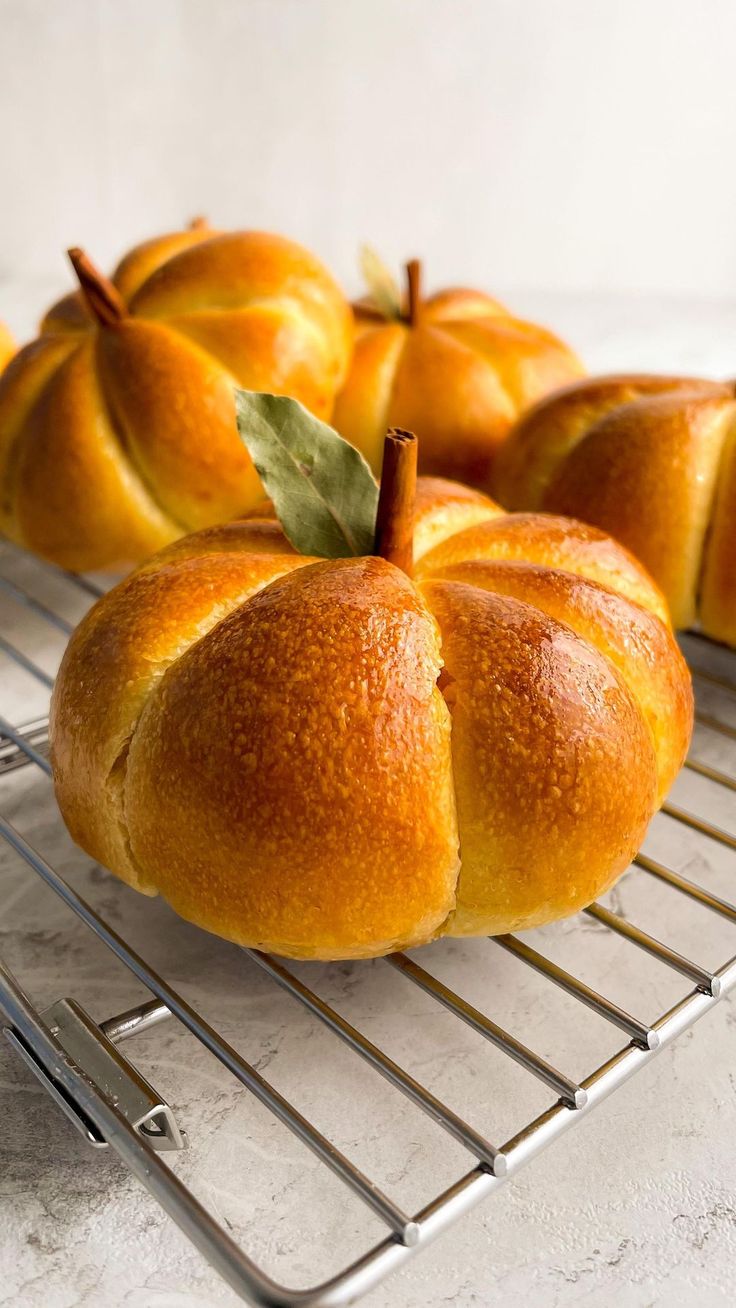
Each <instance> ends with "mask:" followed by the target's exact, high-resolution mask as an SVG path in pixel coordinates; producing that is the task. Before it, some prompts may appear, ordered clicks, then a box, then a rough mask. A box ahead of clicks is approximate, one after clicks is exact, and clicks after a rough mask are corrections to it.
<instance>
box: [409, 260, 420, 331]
mask: <svg viewBox="0 0 736 1308" xmlns="http://www.w3.org/2000/svg"><path fill="white" fill-rule="evenodd" d="M406 289H407V313H406V316H407V319H408V322H409V326H410V327H416V325H417V323H418V322H419V313H420V310H421V307H422V265H421V262H420V261H419V259H410V260H409V262H408V263H407V265H406Z"/></svg>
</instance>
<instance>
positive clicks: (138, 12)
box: [0, 0, 736, 327]
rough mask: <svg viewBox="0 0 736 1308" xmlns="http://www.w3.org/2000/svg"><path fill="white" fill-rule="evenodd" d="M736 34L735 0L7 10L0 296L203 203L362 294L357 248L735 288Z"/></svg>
mask: <svg viewBox="0 0 736 1308" xmlns="http://www.w3.org/2000/svg"><path fill="white" fill-rule="evenodd" d="M735 49H736V3H734V0H699V3H697V4H695V3H693V0H209V3H207V2H205V0H155V2H154V3H152V2H151V0H64V3H58V2H57V3H53V2H50V0H0V124H2V126H1V128H0V191H2V202H1V203H0V224H1V229H2V241H1V242H0V295H1V294H2V285H3V283H5V285H6V286H9V285H14V284H15V283H16V282H17V281H18V279H21V280H22V281H23V282H24V284H25V285H29V284H30V283H33V284H34V285H36V286H38V289H39V296H40V295H41V288H43V292H44V294H45V291H46V287H47V286H48V287H52V288H54V289H55V288H56V287H64V286H65V284H66V282H67V280H68V274H67V270H66V267H65V262H64V259H63V254H62V252H63V250H64V249H65V247H66V246H67V245H69V244H72V243H79V244H84V245H85V246H86V247H87V248H88V249H89V251H90V253H92V254H93V256H94V257H95V258H96V259H97V260H98V261H100V262H101V263H102V264H103V266H109V265H110V263H111V261H112V260H113V259H114V258H115V257H116V256H117V255H118V254H119V253H120V252H121V251H122V250H123V249H124V248H125V247H126V246H127V245H128V244H129V243H130V242H131V241H132V240H134V239H136V238H138V237H141V236H144V235H149V234H151V233H153V232H154V231H157V230H160V229H166V228H168V227H171V226H178V225H180V224H181V222H182V221H183V220H185V219H187V218H189V217H191V216H192V215H193V214H195V213H200V212H204V213H207V214H208V215H209V216H210V218H211V220H212V221H213V222H215V223H218V224H223V225H244V226H260V227H266V228H274V229H277V230H282V231H284V232H285V233H287V234H290V235H293V236H295V237H297V238H299V239H301V240H303V241H304V242H306V243H307V244H308V245H310V246H312V247H313V248H314V249H315V250H316V251H317V252H319V253H321V254H322V256H324V258H325V259H327V260H328V261H329V263H330V264H331V265H332V267H333V268H334V269H335V271H336V272H337V274H338V275H339V276H340V277H341V278H342V279H343V280H344V281H345V282H346V283H347V284H348V286H349V287H350V288H351V289H353V290H354V289H356V288H357V285H358V277H357V271H356V250H357V247H358V245H359V243H360V242H361V241H364V240H369V241H370V242H371V243H372V244H374V245H375V246H376V247H377V248H378V249H379V250H380V251H381V252H382V253H383V254H384V256H385V257H386V258H388V259H390V260H392V261H396V262H398V261H399V260H400V259H402V258H403V257H406V256H408V255H412V254H421V255H422V256H423V257H424V258H425V259H426V260H427V264H428V268H429V277H430V279H431V280H432V281H433V282H446V281H448V280H449V281H453V282H458V281H473V282H475V283H476V284H479V285H484V286H486V287H488V288H489V289H490V288H496V289H498V290H500V291H502V292H504V291H515V290H516V291H519V292H523V291H525V290H531V289H533V290H535V291H540V290H541V291H580V292H583V291H589V290H596V291H597V292H601V291H616V292H624V291H632V290H633V291H636V292H640V293H641V292H648V291H666V292H667V293H671V294H678V293H679V294H691V295H698V296H712V297H724V298H725V297H729V296H734V295H736V73H735V72H734V50H735ZM8 297H9V298H11V299H12V296H11V295H10V292H8ZM42 303H43V302H42V300H41V299H39V309H40V308H41V307H42ZM7 312H8V311H7V310H6V316H7ZM2 313H3V306H2V303H1V302H0V316H2ZM23 326H24V327H25V324H23Z"/></svg>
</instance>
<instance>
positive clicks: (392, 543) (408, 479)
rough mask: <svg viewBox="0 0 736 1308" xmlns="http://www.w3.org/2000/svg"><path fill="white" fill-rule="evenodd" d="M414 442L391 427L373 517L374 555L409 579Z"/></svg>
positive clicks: (411, 550) (411, 437) (401, 431)
mask: <svg viewBox="0 0 736 1308" xmlns="http://www.w3.org/2000/svg"><path fill="white" fill-rule="evenodd" d="M417 449H418V442H417V438H416V436H415V435H414V433H413V432H411V431H403V430H402V429H401V427H390V428H389V430H388V432H387V433H386V439H385V441H384V443H383V467H382V469H381V489H380V492H379V496H378V512H377V514H376V537H375V547H374V548H375V553H376V554H378V555H380V557H381V558H382V559H388V562H389V563H393V564H394V565H395V566H396V567H397V568H401V570H402V572H405V573H407V575H408V576H409V577H410V576H411V574H412V571H413V566H414V501H415V499H416V491H417Z"/></svg>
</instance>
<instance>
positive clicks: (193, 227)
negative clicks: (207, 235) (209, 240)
mask: <svg viewBox="0 0 736 1308" xmlns="http://www.w3.org/2000/svg"><path fill="white" fill-rule="evenodd" d="M188 227H189V230H190V232H201V231H202V229H203V228H204V227H209V223H208V222H207V219H206V218H203V217H202V214H201V213H198V214H197V216H196V218H192V219H191V220H190V222H189V223H188Z"/></svg>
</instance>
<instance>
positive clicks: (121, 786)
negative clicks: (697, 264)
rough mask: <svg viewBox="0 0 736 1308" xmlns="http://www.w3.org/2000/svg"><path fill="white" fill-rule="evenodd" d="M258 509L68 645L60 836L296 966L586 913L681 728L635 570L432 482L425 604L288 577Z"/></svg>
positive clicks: (326, 565)
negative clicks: (294, 960)
mask: <svg viewBox="0 0 736 1308" xmlns="http://www.w3.org/2000/svg"><path fill="white" fill-rule="evenodd" d="M259 511H260V512H261V513H262V514H263V515H264V516H262V517H259V518H249V519H247V520H244V521H241V522H234V523H230V524H227V525H225V526H221V527H211V528H206V529H204V530H203V531H202V532H200V533H198V534H196V535H193V536H190V537H187V538H186V539H183V540H179V541H175V542H174V543H172V544H171V545H169V546H167V548H166V549H164V550H163V551H161V553H160V554H159V555H157V556H155V557H154V558H152V559H151V560H149V561H148V562H147V563H146V564H144V565H143V567H141V568H140V569H139V570H138V572H137V573H134V574H133V575H132V576H131V577H129V578H128V579H127V580H126V581H124V582H122V583H121V584H120V585H119V586H117V587H116V588H115V589H114V590H112V591H110V592H109V594H108V595H106V596H105V597H104V598H103V599H101V600H100V601H99V603H98V604H96V605H95V606H94V608H93V609H92V610H91V611H90V613H89V614H88V615H87V617H86V618H85V619H84V620H83V622H82V623H81V624H80V626H79V628H78V629H77V631H76V632H75V634H74V636H73V637H72V640H71V641H70V644H69V647H68V649H67V652H66V654H65V657H64V660H63V662H62V666H61V669H60V672H59V676H58V679H57V683H56V686H55V689H54V694H53V698H52V706H51V720H50V734H51V751H52V762H53V767H54V778H55V784H56V792H57V797H58V800H59V805H60V808H61V811H62V814H63V815H64V818H65V820H66V822H67V824H68V826H69V829H70V831H71V833H72V835H73V836H74V838H75V839H76V840H77V841H78V842H79V843H80V844H81V845H82V846H83V847H84V848H85V849H86V850H87V851H88V853H90V854H91V855H92V856H93V857H94V858H96V859H98V860H99V861H100V862H102V863H105V864H106V865H107V866H108V867H110V868H111V870H112V871H114V872H115V873H116V874H117V875H118V876H120V877H121V878H122V879H123V880H125V881H127V882H129V883H130V884H131V885H133V886H135V887H136V888H138V889H141V890H144V891H145V892H146V893H155V892H157V891H158V892H159V893H161V894H162V895H163V896H164V897H165V898H166V899H167V900H168V901H169V902H170V903H171V904H172V905H173V906H174V908H176V909H177V911H178V912H180V913H181V914H182V915H183V916H185V917H187V918H189V919H190V920H191V921H193V922H196V923H199V924H200V925H202V926H204V927H206V928H207V929H209V930H212V931H215V932H217V933H219V934H221V935H223V936H225V937H227V938H228V939H231V940H235V941H238V942H239V943H241V944H247V945H252V946H257V947H260V948H265V949H269V950H273V951H274V952H276V953H281V954H285V955H288V956H292V957H299V958H325V959H328V958H351V957H370V956H373V955H378V954H382V953H386V952H389V951H391V950H393V949H396V948H399V947H404V946H411V945H416V944H420V943H422V942H424V941H427V940H429V939H431V938H433V937H434V936H437V935H441V934H447V933H448V932H450V933H454V934H469V933H474V932H487V931H491V932H503V931H508V930H512V929H516V928H518V927H523V926H532V925H534V924H535V923H541V922H544V921H549V920H552V919H554V918H556V917H561V916H564V915H565V914H567V913H571V912H573V911H575V909H577V908H579V907H580V906H581V905H583V904H586V903H588V902H590V900H592V899H593V898H595V896H596V895H597V894H599V893H601V891H603V890H604V889H605V888H606V887H607V886H608V885H609V884H610V883H611V882H612V880H613V879H614V878H615V877H616V876H617V875H618V874H619V873H620V872H621V871H622V869H623V868H624V867H625V866H626V864H627V862H628V861H629V859H630V858H631V857H632V855H633V854H634V853H635V851H636V849H637V847H638V844H639V841H640V840H641V838H642V835H643V832H644V829H645V827H646V823H647V822H648V820H649V818H650V817H651V816H652V813H653V812H654V811H655V808H656V807H657V804H658V803H659V802H660V800H661V798H662V795H663V794H664V792H665V790H666V788H667V786H668V785H669V782H670V780H671V779H672V776H673V774H674V772H675V771H676V769H677V767H678V766H679V762H680V761H681V759H682V756H683V754H684V750H685V748H686V745H687V740H688V737H689V731H690V723H691V715H692V697H691V689H690V683H689V678H688V674H687V670H686V668H685V665H684V662H683V660H682V658H681V656H680V654H679V651H678V650H677V648H676V646H675V644H674V641H673V638H672V634H671V631H670V629H669V627H668V625H667V621H666V618H665V619H664V620H663V619H662V618H661V617H660V616H659V613H660V612H661V611H662V599H661V596H660V594H659V592H658V591H657V588H656V587H655V586H654V585H653V584H652V583H651V582H650V580H649V579H648V578H647V576H646V573H645V572H644V571H643V569H642V568H641V567H640V566H639V565H638V564H637V563H636V562H635V560H633V559H632V557H631V556H630V555H629V554H628V553H627V552H626V551H625V550H623V549H622V548H621V547H620V546H618V545H616V544H615V543H614V542H613V541H611V540H610V539H609V538H607V537H605V536H604V535H603V534H602V533H601V532H598V531H596V530H595V529H592V528H586V527H583V526H582V525H581V524H579V523H566V522H565V521H564V520H562V519H556V518H547V517H544V516H543V515H534V514H531V515H528V514H520V515H506V514H502V513H500V511H499V510H498V507H497V506H496V505H494V504H493V503H492V501H489V500H487V498H486V497H484V496H482V495H480V494H479V493H477V492H472V491H468V490H467V489H466V488H464V487H454V486H453V484H452V483H448V482H442V481H435V480H433V479H426V480H422V479H420V484H419V490H418V495H417V532H418V535H419V536H420V537H421V536H422V535H423V538H424V548H425V553H424V554H423V555H422V552H421V549H420V550H418V551H417V553H418V555H419V561H418V565H417V572H416V578H415V580H413V581H412V580H410V579H409V578H408V577H406V576H405V575H404V573H403V572H400V571H399V570H398V569H397V568H395V567H394V566H393V565H392V564H390V563H387V562H386V561H384V560H382V559H376V558H368V559H354V558H351V559H340V560H334V561H318V560H314V559H309V558H305V557H303V556H301V555H298V554H296V553H295V551H294V550H293V549H292V547H291V546H290V545H289V543H288V541H287V540H286V538H285V536H284V535H283V532H282V531H281V528H280V526H279V524H278V523H277V522H276V521H275V520H274V519H273V518H272V517H268V516H265V515H268V513H269V512H270V510H269V507H268V505H261V507H260V510H259ZM468 524H470V525H468ZM428 544H429V546H430V548H426V547H427V545H428ZM525 554H526V555H528V560H527V559H525Z"/></svg>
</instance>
